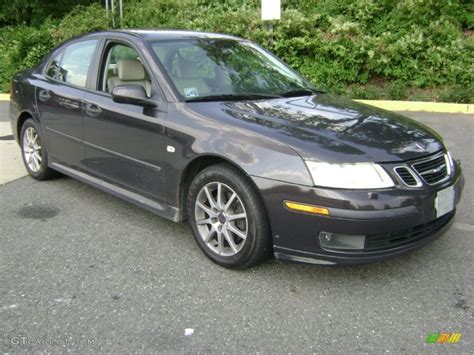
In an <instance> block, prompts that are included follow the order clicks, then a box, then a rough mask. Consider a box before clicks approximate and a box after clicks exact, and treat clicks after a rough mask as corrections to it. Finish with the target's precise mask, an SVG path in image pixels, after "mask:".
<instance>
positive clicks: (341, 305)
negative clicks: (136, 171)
mask: <svg viewBox="0 0 474 355" xmlns="http://www.w3.org/2000/svg"><path fill="white" fill-rule="evenodd" d="M0 112H1V110H0ZM407 114H408V115H409V116H412V117H415V118H416V119H419V120H420V121H422V122H425V123H427V124H428V125H429V126H431V127H433V128H435V129H436V130H438V131H439V132H440V133H441V134H442V135H443V136H444V137H445V139H446V142H447V144H448V146H449V147H450V149H451V150H452V152H453V155H454V156H455V158H459V159H461V160H462V163H463V169H464V174H465V175H466V188H465V190H464V197H463V199H462V201H461V204H460V205H459V208H458V214H457V217H456V221H455V224H454V225H453V227H452V229H451V230H450V231H449V232H448V233H447V234H446V235H444V236H443V237H442V238H440V239H438V240H437V241H435V242H434V243H432V244H430V245H428V246H426V247H425V248H423V249H421V250H418V251H416V252H413V253H411V254H408V255H405V256H403V257H399V258H396V259H391V260H388V261H384V262H378V263H374V264H369V265H364V266H357V267H336V268H325V267H319V266H307V265H297V264H280V263H277V262H275V261H273V260H270V261H268V262H266V263H264V264H263V265H260V266H258V267H255V268H252V269H250V270H245V271H230V270H226V269H223V268H221V267H218V266H216V265H214V264H213V263H212V262H210V261H209V260H208V259H207V258H206V257H205V256H204V255H203V254H202V252H201V251H200V250H199V249H198V247H197V245H196V244H195V242H194V240H193V238H192V235H191V231H190V228H189V227H188V225H187V224H184V223H182V224H175V223H173V222H170V221H167V220H165V219H163V218H160V217H158V216H156V215H153V214H152V213H149V212H147V211H145V210H142V209H140V208H138V207H135V206H133V205H131V204H128V203H126V202H124V201H122V200H120V199H118V198H115V197H113V196H111V195H108V194H106V193H103V192H100V191H99V190H97V189H95V188H93V187H89V186H88V185H85V184H83V183H80V182H78V181H75V180H73V179H70V178H66V177H61V178H58V179H56V180H52V181H47V182H37V181H34V180H33V179H31V178H29V177H24V178H20V179H17V180H15V181H12V182H9V183H6V184H4V185H0V206H1V209H0V351H2V352H5V353H17V352H22V351H25V350H26V351H34V352H38V351H43V352H53V353H57V352H60V351H61V352H63V351H71V352H74V353H78V352H81V353H82V352H98V351H100V352H110V353H124V352H127V353H129V352H140V353H141V352H158V351H159V352H163V351H169V352H201V353H208V352H213V353H216V352H219V353H221V352H232V353H233V352H239V353H248V352H267V353H282V352H286V353H287V352H292V353H310V352H319V353H340V354H350V353H354V352H363V353H382V352H394V353H419V352H458V353H472V352H473V351H474V265H473V261H474V255H473V250H474V238H473V237H474V221H473V218H472V216H473V209H474V198H473V194H474V191H473V187H472V183H471V177H472V176H473V174H474V159H473V157H472V151H473V145H474V139H473V137H474V117H472V116H467V115H452V114H451V115H448V114H428V113H407ZM438 332H456V333H462V337H461V340H460V342H459V344H426V337H427V335H428V334H429V333H438Z"/></svg>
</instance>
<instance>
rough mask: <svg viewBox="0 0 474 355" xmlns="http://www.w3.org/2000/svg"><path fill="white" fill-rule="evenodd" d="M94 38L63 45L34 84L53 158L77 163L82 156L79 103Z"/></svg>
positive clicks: (81, 124) (69, 163) (49, 149)
mask: <svg viewBox="0 0 474 355" xmlns="http://www.w3.org/2000/svg"><path fill="white" fill-rule="evenodd" d="M98 42H99V41H98V40H97V39H89V40H82V41H78V42H73V43H71V44H68V45H66V46H65V47H63V48H62V49H61V50H60V51H59V52H58V53H56V54H55V55H54V57H53V58H52V60H51V61H50V62H49V63H48V64H47V66H46V69H45V73H44V79H43V80H41V81H39V82H37V84H36V102H37V104H38V110H39V112H40V115H41V118H42V120H43V125H44V127H45V134H46V141H47V143H48V147H47V148H48V152H49V154H50V155H51V157H52V158H53V159H54V160H57V161H59V162H62V163H64V164H67V165H71V166H78V165H80V164H81V161H82V160H83V159H84V147H83V136H84V131H83V116H82V104H83V99H84V95H85V88H86V87H87V85H88V80H89V72H90V69H91V63H92V58H93V56H94V52H95V50H96V49H97V44H98Z"/></svg>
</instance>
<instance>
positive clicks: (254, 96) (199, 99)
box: [185, 93, 281, 102]
mask: <svg viewBox="0 0 474 355" xmlns="http://www.w3.org/2000/svg"><path fill="white" fill-rule="evenodd" d="M279 97H281V96H280V95H273V94H260V93H246V94H221V95H207V96H196V97H190V98H189V99H186V100H185V101H186V102H203V101H235V100H259V99H276V98H279Z"/></svg>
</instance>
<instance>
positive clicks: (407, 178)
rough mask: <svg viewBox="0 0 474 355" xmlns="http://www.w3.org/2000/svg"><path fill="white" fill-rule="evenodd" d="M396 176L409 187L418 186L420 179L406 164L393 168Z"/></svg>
mask: <svg viewBox="0 0 474 355" xmlns="http://www.w3.org/2000/svg"><path fill="white" fill-rule="evenodd" d="M393 170H394V171H395V172H396V173H397V175H398V177H399V178H400V179H401V180H402V181H403V183H404V184H405V185H407V186H410V187H416V186H420V185H421V183H420V180H418V178H417V177H416V176H415V175H414V174H413V172H412V171H411V169H409V168H407V167H406V166H397V167H396V168H394V169H393Z"/></svg>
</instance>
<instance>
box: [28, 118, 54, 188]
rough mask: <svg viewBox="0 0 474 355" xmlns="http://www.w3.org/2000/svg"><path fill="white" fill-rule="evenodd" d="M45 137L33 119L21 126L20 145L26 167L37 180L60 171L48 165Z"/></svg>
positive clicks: (50, 176) (52, 175)
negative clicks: (44, 143)
mask: <svg viewBox="0 0 474 355" xmlns="http://www.w3.org/2000/svg"><path fill="white" fill-rule="evenodd" d="M43 142H44V141H43V139H42V137H41V135H40V133H39V131H38V129H37V127H36V124H35V122H34V121H33V120H32V119H28V120H26V121H25V123H24V124H23V126H22V127H21V133H20V146H21V155H22V157H23V163H24V164H25V168H26V170H27V171H28V173H29V174H30V176H31V177H33V178H34V179H36V180H46V179H49V178H52V177H54V176H57V175H58V173H57V172H56V171H54V170H52V169H51V168H49V167H48V153H47V152H46V148H45V147H44V145H43Z"/></svg>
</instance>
